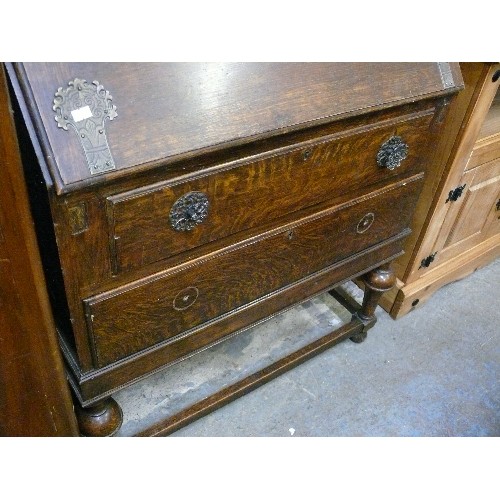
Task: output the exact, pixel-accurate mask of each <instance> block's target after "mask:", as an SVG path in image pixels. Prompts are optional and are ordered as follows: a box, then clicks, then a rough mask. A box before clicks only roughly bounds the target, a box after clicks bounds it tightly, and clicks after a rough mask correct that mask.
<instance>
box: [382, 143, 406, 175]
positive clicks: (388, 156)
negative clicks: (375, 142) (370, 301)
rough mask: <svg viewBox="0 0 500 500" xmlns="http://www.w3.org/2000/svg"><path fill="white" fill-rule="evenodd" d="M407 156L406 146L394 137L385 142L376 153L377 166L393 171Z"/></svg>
mask: <svg viewBox="0 0 500 500" xmlns="http://www.w3.org/2000/svg"><path fill="white" fill-rule="evenodd" d="M407 156H408V144H406V142H404V141H403V139H401V137H399V136H397V135H395V136H393V137H391V138H390V139H389V140H387V141H385V142H384V144H382V146H380V149H379V151H378V153H377V164H378V165H379V166H380V167H384V168H388V169H389V170H394V169H395V168H396V167H399V166H400V165H401V162H402V161H403V160H404V159H405V158H406V157H407Z"/></svg>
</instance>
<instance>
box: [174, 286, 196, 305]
mask: <svg viewBox="0 0 500 500" xmlns="http://www.w3.org/2000/svg"><path fill="white" fill-rule="evenodd" d="M199 294H200V291H199V290H198V288H196V287H195V286H188V287H187V288H185V289H184V290H181V291H180V292H179V293H178V294H177V295H176V296H175V299H174V301H173V303H172V305H173V306H174V309H175V310H176V311H184V310H185V309H187V308H188V307H191V306H192V305H193V304H194V303H195V302H196V301H197V300H198V295H199Z"/></svg>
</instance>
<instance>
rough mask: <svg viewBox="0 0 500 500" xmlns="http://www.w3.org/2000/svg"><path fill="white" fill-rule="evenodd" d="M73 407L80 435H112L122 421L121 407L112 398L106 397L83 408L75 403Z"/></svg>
mask: <svg viewBox="0 0 500 500" xmlns="http://www.w3.org/2000/svg"><path fill="white" fill-rule="evenodd" d="M75 409H76V417H77V419H78V426H79V428H80V433H81V435H82V436H86V437H109V436H113V435H114V434H116V432H117V431H118V429H119V428H120V426H121V424H122V422H123V413H122V409H121V408H120V406H119V405H118V403H117V402H116V401H115V400H114V399H113V398H107V399H105V400H103V401H100V402H99V403H96V404H95V405H92V406H87V407H85V408H82V407H81V406H80V405H79V404H78V403H77V404H76V405H75Z"/></svg>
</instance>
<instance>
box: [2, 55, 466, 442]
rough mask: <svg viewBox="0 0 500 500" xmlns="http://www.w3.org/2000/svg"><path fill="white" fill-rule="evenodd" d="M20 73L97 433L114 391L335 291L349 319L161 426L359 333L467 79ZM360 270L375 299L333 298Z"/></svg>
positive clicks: (438, 67)
mask: <svg viewBox="0 0 500 500" xmlns="http://www.w3.org/2000/svg"><path fill="white" fill-rule="evenodd" d="M7 69H8V72H9V75H10V78H11V83H12V88H13V91H14V94H15V96H16V97H17V105H18V107H19V108H18V111H17V113H16V117H17V121H18V126H19V135H20V140H21V144H22V149H23V152H24V163H25V169H26V172H27V177H28V179H29V188H30V192H31V202H32V211H33V214H34V217H35V218H36V225H37V230H38V234H39V240H40V246H41V249H42V257H43V261H44V265H45V271H46V275H47V280H48V283H49V288H50V294H51V300H52V305H53V309H54V314H55V317H56V320H57V323H58V325H57V327H58V333H59V337H60V344H61V350H62V353H63V356H64V360H65V363H66V367H67V374H68V379H69V382H70V384H71V387H72V388H73V391H74V393H75V397H76V400H77V401H78V403H77V405H76V411H77V415H78V417H79V424H80V428H81V432H82V434H85V435H107V434H112V433H113V432H114V431H115V430H116V429H117V427H118V426H119V425H120V419H121V411H120V409H119V407H118V406H117V404H116V403H115V402H114V401H113V399H112V398H110V396H111V395H112V394H113V392H114V391H116V390H117V389H119V388H122V387H124V386H125V385H127V384H130V383H132V382H134V381H136V380H138V379H140V378H141V377H144V376H146V375H148V374H151V373H153V372H155V371H157V370H159V369H162V368H165V367H166V366H169V365H173V364H175V363H176V362H179V361H181V360H182V359H185V358H186V357H188V356H190V355H193V354H194V353H196V352H198V351H200V350H202V349H205V348H207V347H208V346H211V345H214V344H215V343H217V342H220V341H221V340H223V339H225V338H227V337H228V336H230V335H233V334H235V333H236V332H238V331H241V330H242V329H245V328H247V327H249V326H250V325H253V324H256V323H258V322H259V321H262V320H264V319H265V318H268V317H270V316H271V315H273V314H276V313H278V312H280V311H282V310H284V309H286V308H289V307H292V306H293V305H294V304H297V303H298V302H301V301H304V300H306V299H308V298H310V297H312V296H314V295H317V294H320V293H324V292H325V291H331V293H332V294H333V295H334V296H336V297H337V298H338V300H339V301H340V302H341V303H343V304H344V305H345V306H346V307H347V308H349V309H350V310H351V311H352V313H353V319H352V321H351V322H350V323H348V324H347V325H345V326H343V327H341V328H340V329H338V330H336V331H335V332H332V333H331V334H329V335H327V336H326V337H324V338H323V339H320V340H318V341H315V342H314V343H312V344H310V345H309V346H306V347H304V348H303V349H301V350H300V351H297V352H296V353H293V354H291V355H288V356H287V357H286V358H284V359H282V360H280V361H279V362H277V363H274V364H273V365H272V366H270V367H268V368H267V369H264V370H262V371H261V372H258V373H257V374H254V375H253V376H251V377H247V378H246V379H244V380H243V381H241V383H238V384H236V385H235V386H232V387H229V388H226V389H225V390H224V391H222V392H221V393H217V394H215V395H214V396H213V397H212V398H209V399H208V400H206V401H202V402H200V403H199V405H198V406H196V405H195V407H193V408H191V409H186V411H185V413H184V414H183V415H180V416H178V417H177V420H175V419H174V420H175V421H173V422H170V423H169V424H165V427H164V429H167V430H168V429H173V428H175V426H176V425H182V424H183V423H185V422H187V421H189V420H190V419H192V418H195V417H196V416H199V415H201V414H203V413H204V412H207V411H209V410H210V409H213V408H215V407H217V406H218V405H220V404H223V403H224V402H226V401H229V400H230V399H231V398H234V397H237V396H239V395H241V394H243V393H245V392H246V391H248V390H250V389H251V388H252V387H255V386H257V385H258V384H260V383H263V382H265V381H266V380H269V379H270V378H271V377H273V376H275V375H277V374H279V373H281V372H282V371H284V370H285V369H288V368H290V367H292V366H294V365H296V364H297V363H299V362H301V361H303V360H305V359H307V358H308V357H310V356H312V355H314V354H315V353H317V352H320V351H321V350H322V349H325V348H326V347H328V346H330V345H333V344H334V343H336V342H338V341H339V340H342V339H344V338H348V337H349V338H351V339H352V340H354V341H357V342H360V341H362V340H363V339H364V338H365V336H366V330H367V329H368V328H369V327H371V326H372V325H373V323H374V321H375V316H374V311H375V307H376V305H377V302H378V300H379V298H380V295H381V294H382V293H383V292H384V291H385V290H388V289H390V288H391V287H392V285H393V284H394V275H393V273H392V271H391V269H390V267H389V264H390V262H391V261H392V260H393V259H395V258H396V257H397V256H399V255H401V252H402V245H403V241H404V238H405V237H406V236H407V235H408V234H409V232H410V225H411V219H412V213H413V210H414V206H415V204H416V202H417V199H418V197H419V193H420V191H421V189H422V186H423V183H424V182H425V172H426V170H429V168H431V167H432V165H429V164H428V157H429V152H430V151H432V149H433V147H434V145H435V143H436V140H437V138H438V136H439V133H440V130H441V127H442V123H443V120H444V116H445V114H446V112H447V104H448V103H449V102H450V99H451V98H452V97H453V95H454V94H455V93H456V92H457V91H458V90H460V88H461V87H462V77H461V74H460V70H459V67H458V65H457V64H449V63H418V64H417V63H390V64H387V63H355V64H348V63H342V64H339V63H210V64H205V63H198V64H195V63H175V64H170V63H169V64H166V63H165V64H157V63H154V64H153V63H147V64H146V63H141V64H130V63H127V64H125V63H120V64H117V63H92V64H91V63H50V64H49V63H29V64H27V63H25V64H13V65H10V64H9V65H7ZM360 276H362V277H363V280H364V283H365V295H364V301H363V304H362V305H361V306H357V305H355V304H352V300H350V299H349V297H345V296H343V295H341V294H340V292H338V291H335V290H333V289H334V287H336V286H337V285H339V284H341V283H342V282H344V281H346V280H349V279H353V278H356V277H360ZM171 369H175V366H172V367H171ZM165 432H166V431H165ZM158 433H161V432H157V434H158Z"/></svg>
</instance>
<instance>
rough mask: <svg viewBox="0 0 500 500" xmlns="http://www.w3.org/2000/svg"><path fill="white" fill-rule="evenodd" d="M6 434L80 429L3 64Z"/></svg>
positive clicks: (0, 391) (1, 416) (2, 414)
mask: <svg viewBox="0 0 500 500" xmlns="http://www.w3.org/2000/svg"><path fill="white" fill-rule="evenodd" d="M0 186H1V196H0V331H1V333H0V435H1V436H77V435H78V428H77V425H76V420H75V416H74V413H73V405H72V403H71V397H70V394H69V388H68V384H67V381H66V377H65V373H64V370H63V364H62V360H61V355H60V352H59V349H58V345H57V338H56V329H55V325H54V321H53V318H52V313H51V309H50V304H49V299H48V297H47V292H46V285H45V279H44V276H43V272H42V267H41V262H40V256H39V253H38V246H37V242H36V238H35V233H34V231H33V221H32V218H31V214H30V208H29V202H28V197H27V192H26V187H25V184H24V175H23V169H22V163H21V158H20V154H19V149H18V143H17V137H16V130H15V127H14V123H13V119H12V109H11V104H10V100H9V95H8V91H7V81H6V78H5V73H4V70H3V67H2V66H0Z"/></svg>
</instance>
